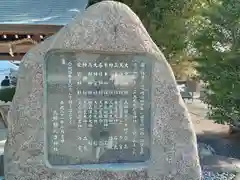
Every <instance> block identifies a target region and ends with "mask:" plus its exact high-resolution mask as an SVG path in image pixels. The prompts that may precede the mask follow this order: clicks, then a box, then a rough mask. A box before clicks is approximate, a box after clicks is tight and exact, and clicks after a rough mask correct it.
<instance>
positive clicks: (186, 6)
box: [89, 0, 197, 63]
mask: <svg viewBox="0 0 240 180" xmlns="http://www.w3.org/2000/svg"><path fill="white" fill-rule="evenodd" d="M100 1H101V0H90V1H89V6H90V5H92V4H94V3H97V2H100ZM118 1H119V2H123V3H125V4H126V5H128V6H129V7H130V8H131V9H132V10H133V11H134V12H135V13H136V14H137V15H138V16H139V17H140V19H141V20H142V22H143V24H144V26H145V28H146V29H147V31H148V32H149V34H150V36H151V37H152V39H153V40H154V42H155V43H156V44H157V45H158V47H159V48H160V49H161V50H162V51H163V53H164V55H165V56H166V58H167V60H168V61H169V62H170V63H174V61H176V60H178V57H179V54H181V52H182V51H183V50H184V49H185V48H186V46H187V35H188V28H187V26H186V21H187V20H188V19H189V18H190V17H191V16H192V14H193V13H194V11H195V6H196V2H195V1H197V0H118ZM176 56H177V57H176Z"/></svg>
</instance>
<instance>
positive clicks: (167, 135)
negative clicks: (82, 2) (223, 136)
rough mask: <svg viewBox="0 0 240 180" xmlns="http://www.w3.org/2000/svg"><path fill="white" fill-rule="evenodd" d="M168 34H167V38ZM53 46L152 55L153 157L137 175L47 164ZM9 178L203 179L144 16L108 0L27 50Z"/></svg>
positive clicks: (10, 142) (12, 119) (10, 141)
mask: <svg viewBox="0 0 240 180" xmlns="http://www.w3.org/2000/svg"><path fill="white" fill-rule="evenodd" d="M163 36H164V35H163ZM51 48H66V49H81V50H84V49H86V50H101V51H112V52H119V51H121V52H125V51H128V52H129V51H130V52H147V53H150V54H152V55H153V56H154V57H155V58H156V59H158V63H157V64H156V65H155V69H154V73H153V83H154V84H153V85H154V97H153V99H154V101H153V102H152V104H153V116H154V117H153V123H152V124H153V129H152V147H151V154H152V159H151V163H150V166H149V168H148V169H146V170H145V171H141V172H140V171H137V170H136V171H134V172H107V171H86V170H79V171H75V172H73V171H57V170H51V169H48V168H46V167H45V165H44V156H43V137H44V120H43V113H42V112H43V61H44V55H45V53H46V52H47V51H48V50H49V49H51ZM8 122H9V125H8V129H9V134H8V138H7V142H6V145H5V178H6V180H15V179H19V180H20V179H23V180H43V179H44V180H60V179H68V180H90V179H91V180H146V179H149V180H200V179H201V178H200V174H201V172H200V171H201V170H200V165H199V158H198V153H197V145H196V137H195V133H194V130H193V125H192V124H191V121H190V116H189V114H188V111H187V108H186V107H185V105H184V103H183V100H182V99H181V97H180V94H179V91H178V90H177V86H176V82H175V79H174V75H173V72H172V70H171V68H170V66H169V64H168V63H167V61H166V60H165V58H164V56H163V54H162V53H161V51H160V50H159V49H158V47H157V46H156V45H155V43H154V42H153V41H152V40H151V38H150V36H149V35H148V33H147V31H146V30H145V28H144V26H143V25H142V23H141V21H140V20H139V18H138V17H137V16H136V15H135V14H134V13H133V12H132V11H131V10H130V9H129V8H128V7H127V6H126V5H124V4H121V3H117V2H110V1H104V2H101V3H99V4H96V5H94V6H92V7H90V8H89V9H88V10H87V11H86V12H85V13H84V14H83V15H82V16H79V17H77V18H76V19H75V20H74V21H73V22H71V23H70V24H69V25H67V26H65V27H64V28H63V29H62V30H60V31H59V32H58V33H57V34H56V35H55V36H54V37H52V38H51V39H49V40H46V41H44V42H43V43H41V44H40V45H38V46H36V47H34V48H33V49H32V50H30V52H28V53H27V54H26V55H25V56H24V58H23V61H22V63H21V65H20V70H19V80H18V85H17V90H16V94H15V97H14V99H13V102H12V105H11V108H10V113H9V116H8Z"/></svg>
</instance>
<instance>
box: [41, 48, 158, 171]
mask: <svg viewBox="0 0 240 180" xmlns="http://www.w3.org/2000/svg"><path fill="white" fill-rule="evenodd" d="M153 66H154V64H153V60H151V58H149V57H148V56H146V55H142V54H107V53H99V54H97V53H89V52H77V51H62V50H55V51H51V52H49V53H48V54H47V55H46V57H45V71H44V72H45V105H46V106H45V157H46V158H47V163H48V164H49V165H51V166H52V167H53V166H81V165H88V166H90V165H96V164H98V165H99V164H100V165H104V164H129V163H130V164H134V163H145V162H147V161H148V160H149V159H150V145H151V89H152V84H151V82H152V68H153Z"/></svg>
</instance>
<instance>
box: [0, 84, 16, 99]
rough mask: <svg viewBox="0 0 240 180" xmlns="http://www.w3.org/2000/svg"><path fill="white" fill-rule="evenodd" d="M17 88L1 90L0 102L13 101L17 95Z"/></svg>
mask: <svg viewBox="0 0 240 180" xmlns="http://www.w3.org/2000/svg"><path fill="white" fill-rule="evenodd" d="M15 89H16V88H15V87H9V88H4V89H0V101H5V102H8V101H12V99H13V96H14V94H15Z"/></svg>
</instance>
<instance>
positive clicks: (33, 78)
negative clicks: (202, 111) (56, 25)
mask: <svg viewBox="0 0 240 180" xmlns="http://www.w3.org/2000/svg"><path fill="white" fill-rule="evenodd" d="M22 61H23V62H22V64H21V66H20V70H19V80H18V85H17V89H16V94H15V96H14V99H13V102H12V105H11V108H10V112H9V117H8V123H9V125H8V128H9V134H8V139H7V142H6V145H5V178H6V180H13V179H23V180H32V179H34V180H38V179H39V180H40V179H44V180H45V179H46V180H61V179H68V180H90V179H91V180H107V179H109V180H146V179H149V180H163V179H164V180H200V174H201V170H200V165H199V158H198V153H197V145H196V137H195V134H194V130H193V126H192V123H191V121H190V117H189V114H188V112H187V109H186V107H185V105H184V103H183V100H182V99H181V96H180V93H179V91H178V90H177V85H176V82H175V79H174V75H173V72H172V70H171V68H170V66H169V64H168V63H167V61H166V59H165V58H164V56H163V54H162V53H161V51H160V50H159V49H158V47H157V46H156V45H155V44H154V42H153V41H152V40H151V38H150V36H149V34H148V33H147V31H146V30H145V28H144V26H143V25H142V23H141V21H140V20H139V18H138V17H137V16H136V15H135V14H134V13H133V12H132V11H131V10H130V8H128V7H127V6H126V5H124V4H121V3H117V2H112V1H104V2H101V3H98V4H95V5H93V6H91V7H89V8H88V9H87V10H86V11H85V12H84V13H83V14H82V15H81V16H79V17H77V18H76V19H75V20H74V21H73V22H71V23H70V24H68V25H67V26H65V27H64V28H63V29H61V30H60V31H59V32H58V33H57V34H56V35H55V36H54V37H51V38H50V39H48V40H46V41H44V42H43V43H41V44H39V45H38V46H36V47H34V48H33V49H32V50H30V51H29V52H28V53H27V54H26V55H25V56H24V58H23V60H22Z"/></svg>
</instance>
